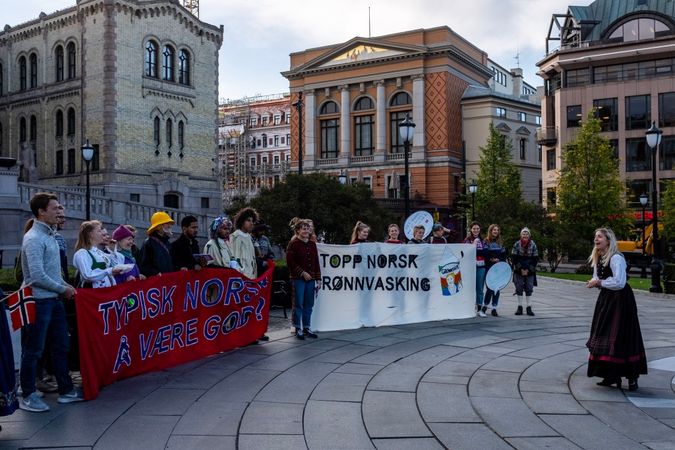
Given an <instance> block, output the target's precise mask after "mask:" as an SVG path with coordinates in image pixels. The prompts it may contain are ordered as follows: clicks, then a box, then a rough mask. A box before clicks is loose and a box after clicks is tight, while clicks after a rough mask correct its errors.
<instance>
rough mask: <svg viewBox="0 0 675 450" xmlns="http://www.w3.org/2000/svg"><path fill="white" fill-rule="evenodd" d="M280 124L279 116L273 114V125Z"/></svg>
mask: <svg viewBox="0 0 675 450" xmlns="http://www.w3.org/2000/svg"><path fill="white" fill-rule="evenodd" d="M280 124H281V114H275V115H274V125H280Z"/></svg>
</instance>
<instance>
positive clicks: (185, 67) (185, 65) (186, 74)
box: [178, 50, 190, 86]
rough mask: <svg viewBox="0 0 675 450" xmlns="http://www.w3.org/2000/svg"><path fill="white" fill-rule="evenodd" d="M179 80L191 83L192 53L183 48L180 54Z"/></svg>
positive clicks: (187, 84) (185, 83)
mask: <svg viewBox="0 0 675 450" xmlns="http://www.w3.org/2000/svg"><path fill="white" fill-rule="evenodd" d="M178 82H179V83H180V84H184V85H186V86H189V85H190V54H189V53H188V52H187V51H186V50H181V51H180V53H179V54H178Z"/></svg>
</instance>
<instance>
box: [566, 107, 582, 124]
mask: <svg viewBox="0 0 675 450" xmlns="http://www.w3.org/2000/svg"><path fill="white" fill-rule="evenodd" d="M580 126H581V105H573V106H568V107H567V128H575V127H580Z"/></svg>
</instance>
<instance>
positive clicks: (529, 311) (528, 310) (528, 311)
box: [525, 306, 534, 316]
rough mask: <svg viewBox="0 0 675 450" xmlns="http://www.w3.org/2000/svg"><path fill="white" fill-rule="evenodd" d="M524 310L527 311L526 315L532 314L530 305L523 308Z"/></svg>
mask: <svg viewBox="0 0 675 450" xmlns="http://www.w3.org/2000/svg"><path fill="white" fill-rule="evenodd" d="M525 310H526V311H527V315H528V316H534V313H533V312H532V307H531V306H528V307H527V308H525Z"/></svg>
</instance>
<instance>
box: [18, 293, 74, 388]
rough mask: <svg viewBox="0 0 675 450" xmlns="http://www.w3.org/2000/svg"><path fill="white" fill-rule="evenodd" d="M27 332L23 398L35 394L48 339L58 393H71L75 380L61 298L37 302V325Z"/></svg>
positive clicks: (23, 369)
mask: <svg viewBox="0 0 675 450" xmlns="http://www.w3.org/2000/svg"><path fill="white" fill-rule="evenodd" d="M24 333H25V341H24V344H23V347H22V351H21V390H22V391H23V396H24V398H25V397H28V396H29V395H30V394H32V393H33V392H35V377H36V375H37V363H38V360H39V359H40V357H41V356H42V351H43V350H44V347H45V341H46V340H47V339H49V343H50V345H51V356H52V361H53V363H54V376H55V377H56V382H57V383H58V385H59V394H67V393H68V392H70V391H72V390H73V380H72V379H71V378H70V374H69V373H68V349H69V347H70V337H69V336H68V325H67V324H66V309H65V307H64V306H63V301H61V300H59V299H58V298H47V299H35V323H32V324H30V325H27V326H26V327H24Z"/></svg>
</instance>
